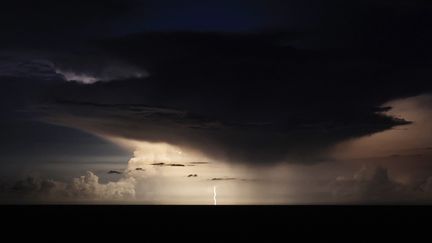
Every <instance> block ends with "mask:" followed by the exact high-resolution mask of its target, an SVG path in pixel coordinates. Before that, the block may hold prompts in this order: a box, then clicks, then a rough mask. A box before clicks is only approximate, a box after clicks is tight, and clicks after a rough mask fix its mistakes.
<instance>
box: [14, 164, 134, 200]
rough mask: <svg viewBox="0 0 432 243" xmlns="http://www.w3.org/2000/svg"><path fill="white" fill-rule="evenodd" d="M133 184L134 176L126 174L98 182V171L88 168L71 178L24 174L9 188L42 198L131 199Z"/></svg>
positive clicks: (18, 192) (16, 192)
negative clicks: (114, 179)
mask: <svg viewBox="0 0 432 243" xmlns="http://www.w3.org/2000/svg"><path fill="white" fill-rule="evenodd" d="M135 184H136V181H135V179H134V178H133V177H127V176H126V177H124V178H121V179H120V180H118V181H115V182H107V183H101V182H99V177H98V176H97V175H95V174H94V173H92V172H90V171H87V172H86V174H85V175H83V176H80V177H78V178H74V179H73V180H72V181H71V182H61V181H55V180H51V179H42V178H37V177H27V178H26V179H23V180H19V181H17V182H16V183H15V184H14V185H13V186H12V187H11V192H12V193H14V194H15V195H17V196H22V197H32V198H34V199H39V200H44V201H80V200H83V201H86V200H90V201H92V200H96V201H99V200H104V201H113V200H114V201H115V200H127V199H133V198H134V197H135Z"/></svg>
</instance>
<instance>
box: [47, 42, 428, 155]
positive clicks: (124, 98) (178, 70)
mask: <svg viewBox="0 0 432 243" xmlns="http://www.w3.org/2000/svg"><path fill="white" fill-rule="evenodd" d="M296 38H297V35H296V34H292V33H268V34H217V33H147V34H141V35H133V36H128V37H125V38H116V39H111V40H107V41H103V42H101V43H100V47H101V48H104V49H105V51H106V52H108V53H111V54H112V55H114V56H117V57H119V58H124V59H126V57H127V60H128V61H129V62H130V63H131V64H133V65H135V66H137V67H142V68H146V70H149V72H150V73H151V76H150V77H148V78H146V79H125V80H121V81H120V80H119V81H114V82H109V83H96V84H94V85H90V86H82V85H78V84H73V83H65V84H64V85H60V86H59V87H58V88H57V89H55V90H53V92H52V96H51V99H52V101H53V102H54V103H52V104H49V105H48V106H46V107H45V109H47V110H45V111H46V112H48V114H49V115H50V116H51V118H50V119H51V121H54V122H58V123H61V124H66V125H68V126H72V127H78V128H81V129H84V130H88V131H92V132H96V133H101V134H105V135H111V136H120V137H125V138H130V139H137V140H146V141H152V142H161V141H162V142H168V143H172V144H177V145H182V146H186V147H193V148H197V149H199V150H201V151H203V152H205V153H207V154H208V155H210V156H213V157H215V158H220V159H226V160H230V161H236V162H237V161H242V162H257V163H265V162H275V161H319V160H321V159H322V156H324V154H325V153H324V152H325V150H326V149H328V148H330V147H331V146H332V145H334V144H336V143H338V142H341V141H343V140H346V139H349V138H353V137H359V136H364V135H367V134H372V133H375V132H378V131H382V130H385V129H389V128H392V127H393V126H396V125H403V124H408V123H409V122H407V121H405V120H403V119H397V118H392V117H388V116H385V115H383V114H382V113H381V112H384V111H388V110H389V108H388V107H384V108H380V107H379V106H380V105H381V104H382V103H384V102H386V101H388V100H391V99H394V98H400V97H406V96H411V95H416V94H419V93H421V92H424V91H426V90H429V89H430V88H431V84H430V82H428V80H429V76H430V75H429V74H427V73H428V72H429V71H428V70H429V68H428V62H429V61H428V60H424V59H421V60H418V59H416V62H422V63H423V65H422V66H418V65H414V64H413V59H405V56H404V55H402V56H401V57H397V58H395V55H392V56H388V57H381V56H371V55H369V54H367V55H363V54H361V53H355V52H352V51H349V50H348V51H345V50H344V51H338V50H333V51H327V50H320V51H319V50H314V51H312V50H301V49H296V48H292V47H290V46H287V45H286V41H290V40H293V39H296ZM408 82H409V85H407V84H408Z"/></svg>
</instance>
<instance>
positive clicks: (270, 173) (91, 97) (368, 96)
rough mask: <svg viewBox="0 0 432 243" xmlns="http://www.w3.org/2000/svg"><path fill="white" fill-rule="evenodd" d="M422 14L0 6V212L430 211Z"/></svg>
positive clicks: (290, 3) (386, 2) (418, 7)
mask: <svg viewBox="0 0 432 243" xmlns="http://www.w3.org/2000/svg"><path fill="white" fill-rule="evenodd" d="M431 8H432V5H431V4H430V3H429V2H428V1H423V0H379V1H369V0H354V1H349V2H347V1H340V0H330V1H324V0H307V1H300V0H287V1H279V0H267V1H264V0H249V1H246V0H234V1H233V0H231V1H225V0H220V1H209V0H207V1H202V0H201V1H198V0H186V1H175V0H158V1H156V0H147V1H146V0H143V1H139V0H126V1H119V0H111V1H99V0H94V1H81V0H75V1H72V0H70V1H69V0H66V1H61V2H59V1H51V0H42V1H37V2H34V1H26V0H20V1H7V2H6V3H5V4H4V6H3V7H2V8H1V9H0V29H1V31H2V38H1V39H0V85H2V88H1V89H0V100H1V102H0V108H1V113H0V118H1V120H0V131H1V134H2V136H0V195H2V196H1V197H0V203H2V204H21V203H42V204H46V203H48V204H50V203H77V204H82V203H85V204H87V203H97V204H100V203H102V204H105V203H108V204H110V203H115V204H119V203H120V204H123V203H124V204H193V205H195V204H205V205H208V204H209V205H214V204H218V205H219V204H271V205H273V204H370V203H372V204H376V203H378V204H389V203H390V204H413V203H415V204H418V203H420V204H423V203H426V204H427V203H430V202H431V199H432V164H430V163H431V161H432V160H431V159H432V138H431V137H432V136H431V135H432V125H431V124H432V122H431V121H432V84H431V83H430V79H431V74H430V73H431V72H430V67H431V66H430V65H431V64H432V58H431V54H432V49H431V47H430V43H431V41H432V34H430V25H431V24H432V17H431V15H430V14H429V12H430V10H431Z"/></svg>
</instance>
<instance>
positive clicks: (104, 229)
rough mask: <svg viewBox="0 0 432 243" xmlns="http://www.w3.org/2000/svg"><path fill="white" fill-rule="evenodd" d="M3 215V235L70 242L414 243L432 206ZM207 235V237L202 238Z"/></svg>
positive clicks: (29, 210) (20, 211)
mask: <svg viewBox="0 0 432 243" xmlns="http://www.w3.org/2000/svg"><path fill="white" fill-rule="evenodd" d="M0 210H1V222H2V224H3V225H2V226H3V227H2V229H3V230H5V229H6V228H10V229H14V230H15V229H19V230H20V231H21V232H28V231H27V229H29V230H41V231H42V232H47V233H48V232H49V233H50V234H51V233H53V232H59V230H60V231H66V232H68V233H69V234H68V235H69V236H68V237H73V236H76V235H79V234H80V233H81V232H86V231H88V232H93V233H94V232H98V233H97V234H98V237H107V236H109V237H116V236H138V237H150V236H152V237H154V236H157V237H164V236H168V237H180V235H183V236H186V237H190V239H199V240H198V241H201V242H209V241H212V239H213V240H214V239H220V240H221V242H225V240H224V238H225V237H226V235H225V233H235V234H236V235H240V237H242V238H243V239H244V240H246V239H256V237H265V238H271V237H273V236H278V237H286V239H293V238H298V237H300V238H302V239H309V238H311V239H317V238H319V241H318V242H324V241H325V242H375V240H377V239H378V238H377V237H380V238H379V239H380V240H379V242H389V240H392V239H399V240H400V239H406V240H407V241H408V242H413V240H414V239H416V237H420V236H423V234H426V236H427V235H429V232H431V223H430V222H431V221H432V207H431V206H112V205H109V206H108V205H103V206H97V205H91V206H71V205H55V206H53V205H51V206H39V205H35V206H0ZM5 226H6V227H5ZM4 232H6V231H4ZM203 233H204V234H206V235H207V238H205V239H204V238H199V237H200V236H199V235H201V234H203ZM372 235H374V236H373V237H372ZM429 237H430V238H429V240H430V239H431V237H432V236H429ZM200 239H201V240H200ZM230 239H232V238H230ZM326 239H327V240H328V239H329V241H327V240H326ZM381 239H383V240H381ZM429 240H427V242H429ZM296 242H298V241H296ZM313 242H317V241H315V240H313Z"/></svg>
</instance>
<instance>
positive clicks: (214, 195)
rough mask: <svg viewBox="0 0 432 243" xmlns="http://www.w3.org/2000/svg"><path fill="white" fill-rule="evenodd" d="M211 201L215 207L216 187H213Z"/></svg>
mask: <svg viewBox="0 0 432 243" xmlns="http://www.w3.org/2000/svg"><path fill="white" fill-rule="evenodd" d="M213 201H214V205H217V201H216V186H213Z"/></svg>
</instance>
